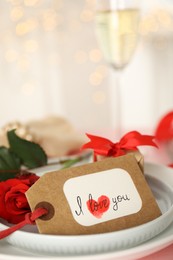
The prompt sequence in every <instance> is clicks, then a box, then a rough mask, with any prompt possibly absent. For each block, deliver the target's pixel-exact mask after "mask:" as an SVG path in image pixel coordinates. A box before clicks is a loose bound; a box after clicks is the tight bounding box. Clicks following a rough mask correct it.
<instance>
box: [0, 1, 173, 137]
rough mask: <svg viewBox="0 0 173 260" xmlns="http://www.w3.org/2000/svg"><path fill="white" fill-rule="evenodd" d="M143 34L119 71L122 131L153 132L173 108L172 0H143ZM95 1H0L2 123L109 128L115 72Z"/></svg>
mask: <svg viewBox="0 0 173 260" xmlns="http://www.w3.org/2000/svg"><path fill="white" fill-rule="evenodd" d="M139 2H141V22H140V26H139V32H140V40H139V44H138V47H137V50H136V52H135V55H134V56H133V58H132V60H131V62H130V63H129V65H128V66H127V68H125V70H124V71H123V74H122V82H121V91H122V100H121V101H122V127H123V131H128V130H133V129H136V130H138V131H148V132H149V131H152V130H153V129H154V128H155V127H156V124H157V122H158V120H159V119H160V118H161V117H162V116H163V115H164V114H166V113H167V112H169V111H170V110H172V109H173V1H172V0H152V1H151V0H143V1H142V0H141V1H139ZM94 7H95V0H4V1H0V31H1V36H0V108H1V112H0V126H3V125H4V124H6V123H8V122H10V121H14V120H18V121H22V122H25V121H28V120H31V119H32V120H33V119H39V118H43V117H45V116H49V115H57V116H62V117H65V118H67V119H68V120H69V121H70V122H71V123H72V124H73V125H74V126H75V127H76V128H77V129H80V130H85V131H88V130H94V129H97V130H99V129H110V128H111V127H112V126H111V114H110V85H111V84H114V80H112V78H113V73H114V72H113V70H112V69H111V68H110V67H109V66H108V65H107V63H106V62H105V59H104V57H103V54H102V52H101V50H100V48H99V45H98V42H97V39H96V33H95V20H94V17H95V16H94V15H95V13H94Z"/></svg>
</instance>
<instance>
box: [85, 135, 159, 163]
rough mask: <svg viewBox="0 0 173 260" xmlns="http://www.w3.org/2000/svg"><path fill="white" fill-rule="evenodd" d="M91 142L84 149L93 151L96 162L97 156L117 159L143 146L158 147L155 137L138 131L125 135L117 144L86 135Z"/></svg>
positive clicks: (102, 138)
mask: <svg viewBox="0 0 173 260" xmlns="http://www.w3.org/2000/svg"><path fill="white" fill-rule="evenodd" d="M86 135H87V136H88V137H89V139H90V140H91V141H90V142H88V143H86V144H84V145H83V146H82V149H93V150H94V158H95V160H96V155H103V156H113V157H117V156H120V155H125V154H126V152H127V151H129V150H134V151H135V150H138V149H137V147H138V146H141V145H149V146H155V147H157V145H156V143H155V142H154V141H153V139H154V136H151V135H141V134H140V133H139V132H137V131H132V132H129V133H127V134H126V135H124V136H123V137H122V138H121V140H120V141H119V142H117V143H113V142H112V141H110V140H108V139H106V138H104V137H100V136H94V135H90V134H86Z"/></svg>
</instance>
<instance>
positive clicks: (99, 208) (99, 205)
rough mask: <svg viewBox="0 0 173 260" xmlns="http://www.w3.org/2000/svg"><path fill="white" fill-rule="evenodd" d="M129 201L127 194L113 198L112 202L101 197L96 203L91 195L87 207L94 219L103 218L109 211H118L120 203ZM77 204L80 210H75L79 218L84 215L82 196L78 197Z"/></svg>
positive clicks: (105, 197) (103, 196)
mask: <svg viewBox="0 0 173 260" xmlns="http://www.w3.org/2000/svg"><path fill="white" fill-rule="evenodd" d="M129 200H130V198H129V197H128V195H127V194H125V195H118V196H116V197H113V198H111V200H110V199H109V198H108V197H107V196H105V195H101V196H100V197H99V198H98V199H97V201H96V200H94V199H93V197H92V194H89V196H88V200H87V201H86V205H87V209H88V210H89V212H90V213H91V214H92V215H93V216H94V217H96V218H101V217H102V215H103V214H104V213H105V212H106V211H108V210H109V209H112V210H113V211H118V209H119V203H122V202H128V201H129ZM76 202H77V206H78V209H77V210H75V214H76V215H77V216H80V215H84V210H83V201H82V199H81V197H80V196H77V198H76Z"/></svg>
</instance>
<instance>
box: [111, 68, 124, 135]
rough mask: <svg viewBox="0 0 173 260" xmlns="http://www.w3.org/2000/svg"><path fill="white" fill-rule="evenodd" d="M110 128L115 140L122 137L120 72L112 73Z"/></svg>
mask: <svg viewBox="0 0 173 260" xmlns="http://www.w3.org/2000/svg"><path fill="white" fill-rule="evenodd" d="M110 110H111V112H110V114H111V127H112V129H113V131H114V133H115V136H116V137H117V138H120V137H121V135H122V97H121V70H119V71H116V73H115V71H113V73H112V75H111V84H110Z"/></svg>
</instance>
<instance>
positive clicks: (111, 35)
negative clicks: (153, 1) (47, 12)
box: [95, 0, 140, 135]
mask: <svg viewBox="0 0 173 260" xmlns="http://www.w3.org/2000/svg"><path fill="white" fill-rule="evenodd" d="M139 1H140V0H96V16H95V22H96V34H97V38H98V42H99V44H100V49H101V50H102V52H103V55H104V57H105V60H106V61H107V63H108V64H109V65H110V66H111V67H112V68H113V69H114V70H115V71H116V72H117V73H116V81H115V82H116V86H114V84H112V86H110V87H111V91H110V92H111V93H110V94H111V95H110V98H111V100H110V103H111V113H112V115H111V119H112V126H113V127H115V128H116V132H119V135H121V131H122V129H121V128H122V122H121V120H122V111H121V109H122V107H121V101H122V100H121V98H122V97H121V86H120V85H121V84H120V76H121V75H120V73H121V72H122V70H124V68H125V67H126V65H127V64H128V63H129V62H130V60H131V58H132V56H133V54H134V51H135V49H136V47H137V42H138V28H139V17H140V15H139Z"/></svg>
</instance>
